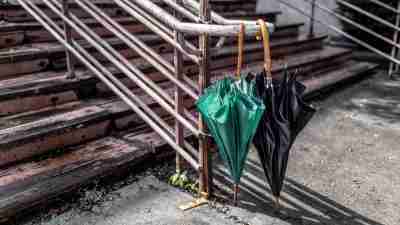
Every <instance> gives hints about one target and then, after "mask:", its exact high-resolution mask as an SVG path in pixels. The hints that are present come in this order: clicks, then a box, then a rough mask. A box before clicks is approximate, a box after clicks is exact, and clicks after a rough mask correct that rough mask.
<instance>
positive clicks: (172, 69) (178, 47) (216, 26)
mask: <svg viewBox="0 0 400 225" xmlns="http://www.w3.org/2000/svg"><path fill="white" fill-rule="evenodd" d="M17 1H18V2H19V3H20V5H21V6H22V7H23V8H24V9H26V10H27V11H28V12H29V13H30V14H31V15H32V16H33V17H34V18H35V19H36V20H37V21H39V23H41V24H42V25H43V26H44V27H45V28H46V29H47V30H48V31H49V32H50V33H51V34H52V35H53V36H54V37H55V38H56V39H57V40H58V41H59V42H60V43H62V44H63V45H64V46H65V48H66V54H67V69H68V72H69V75H68V76H67V77H66V78H74V77H75V75H74V73H73V71H74V61H75V60H74V59H78V60H79V61H81V62H82V63H83V65H85V66H86V67H87V68H88V69H89V70H90V71H92V72H93V74H94V75H96V76H97V77H98V78H99V79H100V80H101V81H102V82H103V83H105V85H106V86H107V87H109V88H110V89H111V90H112V91H113V92H114V93H115V94H116V95H117V96H118V97H120V98H121V99H122V100H123V101H124V102H125V103H126V104H127V105H128V106H129V107H130V108H131V109H132V110H133V111H134V112H135V113H136V114H137V115H138V116H139V117H140V118H142V119H143V120H144V121H145V122H146V123H147V124H148V125H149V126H150V127H151V128H152V129H153V130H154V131H156V133H157V134H159V135H160V137H162V138H163V139H164V140H165V141H166V142H167V143H168V144H169V145H171V146H172V147H173V149H175V150H176V152H177V169H178V164H179V162H180V157H183V159H185V160H186V161H188V162H189V164H190V165H191V166H192V167H193V168H194V169H196V170H198V171H199V176H200V179H199V180H200V182H199V185H200V188H199V191H200V193H203V192H207V193H209V191H210V184H211V183H210V182H209V178H210V177H211V175H210V170H209V166H208V156H209V151H208V140H207V138H208V135H207V134H206V127H205V124H204V122H203V120H202V118H201V117H199V118H198V119H197V118H195V117H194V116H193V115H192V114H191V112H189V111H188V110H187V109H185V107H184V97H185V96H189V97H191V98H192V99H194V100H197V99H198V98H199V95H200V94H202V93H203V92H204V89H205V88H206V87H207V86H208V84H209V79H210V77H209V73H210V71H209V68H210V57H211V55H212V54H211V50H218V49H219V48H220V47H221V46H222V44H223V42H224V40H225V37H227V36H237V35H238V33H239V32H240V23H244V24H246V35H255V34H256V33H258V29H259V25H258V24H257V22H256V21H241V20H228V19H225V18H223V17H221V16H220V15H218V14H217V13H215V12H213V11H211V10H210V9H209V7H208V1H209V0H200V4H199V3H197V2H195V1H185V2H186V3H185V4H184V2H183V0H160V2H164V3H165V4H166V5H167V6H169V7H171V8H172V9H173V10H174V15H171V14H170V13H168V12H167V11H166V10H164V9H163V8H161V7H159V6H158V5H157V4H155V3H154V2H152V1H143V0H113V1H114V2H115V3H116V5H118V6H119V7H120V8H122V9H123V10H125V11H126V12H127V13H128V14H129V15H131V16H133V17H134V18H135V19H136V20H137V21H139V22H141V23H142V24H144V25H145V26H146V27H147V28H149V29H150V30H151V31H153V32H154V33H155V34H157V35H158V36H159V37H161V38H162V39H163V40H165V41H166V42H167V43H168V44H170V45H172V46H173V48H174V61H173V64H172V63H171V62H170V61H169V60H167V59H165V58H164V57H162V56H161V55H159V54H158V53H157V52H156V51H155V50H153V49H152V48H151V47H150V46H148V45H147V44H146V43H145V42H144V41H142V40H140V39H139V38H137V37H136V36H135V35H134V34H131V33H130V32H129V31H128V30H127V29H126V28H124V27H123V26H122V25H120V24H119V23H117V22H116V21H114V20H113V18H111V17H110V16H109V15H107V14H106V13H105V12H104V11H103V10H101V9H100V8H99V7H98V6H97V5H96V4H95V3H93V2H91V1H85V0H62V1H59V0H43V1H42V3H43V4H44V6H46V7H48V8H49V9H51V11H52V12H53V13H55V15H56V16H58V17H59V18H61V20H62V21H63V25H64V29H62V28H61V27H59V26H58V25H57V23H56V22H55V21H54V19H52V18H50V17H49V16H48V15H46V13H45V12H44V11H43V10H44V9H43V8H42V7H37V6H36V5H35V3H33V2H32V1H30V0H17ZM69 1H74V2H75V3H76V4H77V5H78V6H79V7H80V8H81V9H83V10H84V11H85V12H86V13H88V14H89V15H90V16H92V17H93V18H94V19H96V21H97V22H98V23H99V24H101V25H102V26H103V27H104V28H106V29H107V30H109V31H110V32H111V33H112V34H113V35H115V36H116V37H118V38H119V39H120V40H121V41H122V42H123V43H124V44H126V45H127V46H128V47H129V48H130V49H132V50H133V51H135V52H136V53H137V54H138V55H139V56H140V57H141V58H143V59H145V60H146V61H147V62H148V63H149V64H151V65H152V66H153V67H154V68H155V69H156V70H157V71H158V72H160V74H162V75H164V76H165V77H166V78H167V79H168V80H169V81H170V82H171V83H172V84H173V85H174V86H175V96H174V98H175V99H172V98H171V96H170V95H169V93H167V92H166V91H165V90H163V89H162V88H161V87H160V86H158V85H157V84H156V83H155V82H154V81H153V80H152V79H150V78H149V77H147V76H146V75H145V74H144V73H143V72H142V71H140V70H139V69H138V68H137V67H136V66H135V65H133V63H132V62H131V61H129V60H128V59H126V58H125V57H124V56H123V55H122V54H121V53H119V52H118V51H117V50H115V49H114V48H113V47H112V46H111V44H110V43H108V42H107V41H105V40H102V38H101V37H100V36H99V35H98V34H96V33H95V32H94V31H93V30H92V29H90V27H89V26H88V25H86V24H85V23H84V22H83V21H82V20H81V19H80V18H78V17H77V16H76V15H75V14H74V13H72V12H71V11H70V10H69V7H68V6H69ZM189 6H190V7H189ZM182 18H186V19H189V20H190V21H192V22H182V21H181V19H182ZM267 26H268V27H269V29H270V32H272V31H273V28H274V25H273V24H270V23H267ZM73 31H74V32H76V33H78V34H79V35H80V36H81V37H82V39H83V40H85V41H86V42H87V43H88V44H90V46H91V47H93V48H94V49H95V50H97V52H99V53H100V54H101V56H103V57H104V58H105V59H107V60H108V61H109V62H110V63H111V64H112V65H113V66H114V67H115V68H117V69H118V70H119V71H121V72H122V73H123V74H125V75H126V76H127V77H128V78H129V79H130V80H131V81H133V82H134V83H135V84H136V85H137V86H138V87H139V88H140V89H141V90H143V91H144V93H145V94H147V95H149V96H150V97H151V98H152V99H153V100H154V102H155V103H157V104H158V105H160V106H161V108H162V109H164V110H165V111H166V112H168V113H169V114H170V115H171V116H172V117H173V118H174V119H175V129H173V128H172V127H171V126H170V125H169V124H168V123H167V122H166V121H164V120H163V118H161V117H160V116H159V115H157V113H156V112H154V111H153V110H152V109H151V108H150V107H149V106H148V105H147V104H146V103H145V102H144V101H143V100H142V99H141V98H140V97H139V96H138V95H136V94H134V93H133V92H132V91H131V90H130V89H129V88H128V87H127V86H126V85H125V84H124V83H122V82H121V81H120V80H119V79H118V78H117V77H116V76H114V75H113V73H112V72H111V71H110V70H109V69H108V68H107V67H105V66H104V65H103V64H102V63H100V61H99V60H98V59H96V58H95V57H94V56H92V55H91V54H90V53H89V51H88V50H87V49H85V48H84V47H83V45H82V44H80V42H77V41H76V40H74V39H73V38H72V35H71V33H72V32H73ZM185 35H192V36H193V35H197V36H198V37H199V47H196V46H195V45H194V44H192V43H191V42H189V41H187V40H185ZM210 36H220V37H221V38H220V40H219V41H218V44H217V47H216V48H214V49H211V48H210ZM184 57H186V58H187V59H189V60H191V61H193V62H194V63H196V64H197V65H198V66H199V81H198V85H196V84H195V83H194V82H193V80H192V79H191V78H189V77H188V76H187V75H186V74H184V73H183V58H184ZM184 128H186V129H187V130H189V131H190V132H191V133H192V134H194V135H195V136H197V137H198V138H199V151H196V149H194V147H193V146H192V145H191V144H189V143H188V142H187V141H185V139H184Z"/></svg>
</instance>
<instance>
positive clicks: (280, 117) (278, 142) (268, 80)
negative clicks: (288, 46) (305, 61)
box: [253, 21, 315, 206]
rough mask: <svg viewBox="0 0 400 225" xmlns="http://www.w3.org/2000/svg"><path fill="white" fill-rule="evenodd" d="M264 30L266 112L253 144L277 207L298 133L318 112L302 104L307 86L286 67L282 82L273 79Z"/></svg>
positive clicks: (261, 84) (260, 80)
mask: <svg viewBox="0 0 400 225" xmlns="http://www.w3.org/2000/svg"><path fill="white" fill-rule="evenodd" d="M262 24H264V23H263V21H260V25H261V27H262V36H263V42H264V48H265V49H264V50H265V65H264V67H265V71H264V72H262V73H260V74H257V75H256V78H255V79H256V92H257V93H256V94H257V95H258V97H260V98H261V99H262V100H263V101H264V104H265V109H266V110H265V112H264V115H263V118H262V120H261V122H260V124H259V126H258V129H257V132H256V134H255V136H254V139H253V143H254V146H255V147H256V149H257V151H258V154H259V156H260V161H261V163H262V166H263V169H264V172H265V175H266V177H267V180H268V183H269V185H270V187H271V190H272V194H273V195H274V197H275V201H276V203H277V206H278V205H279V196H280V192H281V190H282V185H283V180H284V178H285V174H286V168H287V163H288V158H289V151H290V148H291V146H292V145H293V142H294V141H295V138H296V137H297V135H298V134H299V132H300V131H301V130H302V129H303V128H304V127H305V125H306V124H307V123H308V122H309V121H310V119H311V117H312V116H313V114H314V113H315V110H314V109H313V108H312V107H310V106H309V105H307V104H306V103H305V102H304V101H303V93H304V91H305V87H304V85H302V84H301V83H299V82H298V81H296V76H295V74H290V75H289V74H288V72H287V70H286V68H285V73H284V76H283V78H282V79H280V80H278V79H272V74H271V67H272V65H271V55H270V48H269V34H268V31H267V28H266V26H263V25H262Z"/></svg>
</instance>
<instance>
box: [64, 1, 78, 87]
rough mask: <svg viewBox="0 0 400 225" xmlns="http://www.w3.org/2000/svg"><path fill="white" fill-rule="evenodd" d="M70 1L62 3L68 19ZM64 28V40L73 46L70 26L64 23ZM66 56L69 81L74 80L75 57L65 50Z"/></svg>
mask: <svg viewBox="0 0 400 225" xmlns="http://www.w3.org/2000/svg"><path fill="white" fill-rule="evenodd" d="M68 1H69V0H63V1H62V3H63V4H62V6H63V13H64V15H65V16H66V17H70V9H69V4H68ZM63 27H64V38H65V40H66V41H67V42H68V44H72V31H71V28H70V27H69V26H68V24H67V23H66V22H65V21H63ZM65 54H66V60H67V75H66V78H67V79H74V78H75V61H74V58H73V55H72V53H71V52H70V51H68V50H65Z"/></svg>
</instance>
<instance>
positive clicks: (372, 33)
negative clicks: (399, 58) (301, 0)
mask: <svg viewBox="0 0 400 225" xmlns="http://www.w3.org/2000/svg"><path fill="white" fill-rule="evenodd" d="M279 1H281V0H279ZM305 1H308V0H305ZM315 6H316V7H318V8H319V9H321V10H323V11H325V12H326V13H329V14H331V15H333V16H335V17H336V18H338V19H340V20H343V21H345V22H346V23H349V24H351V25H353V26H355V27H357V28H358V29H360V30H363V31H365V32H367V33H368V34H370V35H372V36H374V37H376V38H379V39H381V40H382V41H384V42H386V43H388V44H391V45H393V46H396V47H397V48H400V44H398V43H396V42H394V41H393V40H391V39H389V38H387V37H384V36H382V35H380V34H378V33H376V32H374V31H373V30H371V29H369V28H367V27H365V26H363V25H361V24H359V23H357V22H354V21H353V20H351V19H348V18H347V17H345V16H343V15H340V14H338V13H336V12H335V11H333V10H331V9H329V8H328V7H326V6H324V5H321V4H319V3H315Z"/></svg>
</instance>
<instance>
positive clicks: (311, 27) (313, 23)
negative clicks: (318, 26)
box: [308, 0, 315, 37]
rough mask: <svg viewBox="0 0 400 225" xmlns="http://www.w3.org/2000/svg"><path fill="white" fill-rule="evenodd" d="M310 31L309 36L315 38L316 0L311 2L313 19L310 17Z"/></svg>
mask: <svg viewBox="0 0 400 225" xmlns="http://www.w3.org/2000/svg"><path fill="white" fill-rule="evenodd" d="M309 25H310V26H309V31H308V36H309V37H313V36H314V25H315V0H311V17H310V24H309Z"/></svg>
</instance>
